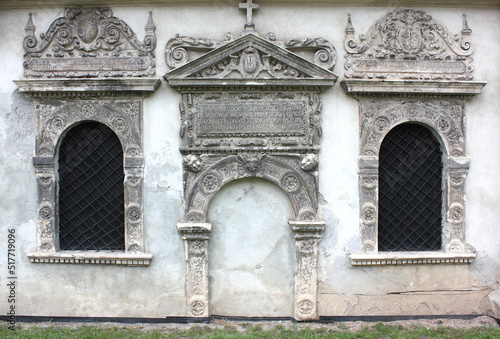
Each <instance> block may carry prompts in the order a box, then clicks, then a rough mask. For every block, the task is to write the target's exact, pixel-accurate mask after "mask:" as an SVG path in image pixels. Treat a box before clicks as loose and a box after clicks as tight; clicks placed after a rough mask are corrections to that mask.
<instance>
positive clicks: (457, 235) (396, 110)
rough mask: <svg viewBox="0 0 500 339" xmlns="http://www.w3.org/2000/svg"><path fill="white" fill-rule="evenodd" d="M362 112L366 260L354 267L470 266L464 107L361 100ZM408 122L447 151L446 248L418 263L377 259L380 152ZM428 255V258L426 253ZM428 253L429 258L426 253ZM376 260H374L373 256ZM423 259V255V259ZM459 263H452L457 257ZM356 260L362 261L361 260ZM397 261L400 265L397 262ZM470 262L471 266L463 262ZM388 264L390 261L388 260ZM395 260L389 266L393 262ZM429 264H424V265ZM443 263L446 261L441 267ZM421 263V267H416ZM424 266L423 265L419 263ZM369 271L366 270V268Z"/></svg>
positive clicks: (455, 102)
mask: <svg viewBox="0 0 500 339" xmlns="http://www.w3.org/2000/svg"><path fill="white" fill-rule="evenodd" d="M358 101H359V106H360V112H359V114H360V116H359V117H360V148H359V155H360V156H359V192H360V227H361V238H362V243H363V250H362V252H363V255H367V256H368V257H366V258H365V257H364V256H363V255H361V254H359V255H358V254H353V255H351V258H352V259H353V265H354V264H355V265H361V263H363V262H366V263H367V265H368V264H370V265H375V264H377V265H378V264H382V263H377V262H382V261H384V260H385V261H384V262H386V263H385V264H389V263H390V264H392V261H390V260H393V261H394V260H395V264H411V263H456V262H458V263H461V262H467V263H468V262H471V261H472V260H473V258H474V257H475V255H474V254H473V253H474V249H473V248H472V247H471V246H470V245H468V244H467V243H466V241H465V218H464V217H463V216H464V214H465V181H466V180H465V179H466V176H467V172H468V168H469V162H470V160H469V158H468V157H467V154H466V138H465V132H464V128H465V127H464V117H465V103H464V102H463V101H461V100H456V99H455V100H445V99H426V100H425V99H424V100H422V99H420V100H403V99H394V98H392V99H383V98H377V99H370V98H366V99H362V98H358ZM405 122H417V123H421V124H424V125H426V126H427V127H428V128H429V129H431V130H432V131H433V132H434V134H435V135H436V136H437V138H438V140H439V141H440V143H441V145H442V147H441V148H442V152H443V158H444V159H445V166H444V170H443V181H444V183H445V186H444V187H443V196H444V197H445V198H444V199H443V204H444V208H443V210H444V212H443V213H444V214H443V225H442V227H443V245H442V251H443V252H442V253H443V255H441V256H440V254H439V253H441V252H435V253H429V254H428V257H429V258H427V259H428V260H427V259H425V258H424V257H418V256H417V257H416V258H413V257H412V256H411V255H410V254H408V255H409V256H406V255H407V254H406V253H405V252H403V253H394V254H392V253H391V254H390V255H388V254H384V255H385V257H377V255H378V254H377V253H378V226H377V225H378V161H379V158H378V157H379V153H378V152H379V149H380V145H381V143H382V141H383V139H384V137H385V135H386V134H387V133H388V132H389V131H390V130H391V129H392V128H393V127H395V126H397V125H399V124H402V123H405ZM423 253H424V252H423ZM425 253H426V252H425ZM372 255H373V256H374V257H373V260H372V259H371V257H369V256H372ZM422 255H424V254H422ZM455 255H456V257H457V258H458V259H457V260H455V259H453V258H454V256H455ZM356 258H360V259H359V260H358V259H356ZM394 258H395V259H394ZM462 258H468V259H467V261H460V260H462ZM386 259H387V260H386ZM389 259H390V260H389ZM424 259H425V260H424ZM441 259H443V260H444V261H441ZM415 260H416V261H415ZM419 260H420V261H419ZM363 265H364V264H363Z"/></svg>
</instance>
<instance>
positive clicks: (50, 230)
mask: <svg viewBox="0 0 500 339" xmlns="http://www.w3.org/2000/svg"><path fill="white" fill-rule="evenodd" d="M34 104H35V112H36V115H37V124H38V125H37V135H36V149H35V152H36V156H35V157H34V159H33V162H34V165H35V171H36V176H37V190H38V215H37V224H38V227H37V229H38V232H37V237H38V242H37V243H38V247H37V248H38V252H56V251H58V249H59V239H58V216H57V213H56V211H57V204H58V202H57V196H56V192H57V183H56V182H55V179H54V178H55V164H56V162H57V156H56V154H57V145H59V144H60V141H61V138H62V137H63V135H64V133H65V132H66V131H67V130H68V129H70V128H71V127H72V126H74V125H75V124H77V123H79V122H81V121H88V120H92V121H97V122H100V123H102V124H104V125H106V126H108V127H109V128H111V129H112V130H113V132H115V133H116V135H117V136H118V138H119V140H120V142H121V145H122V147H123V153H124V174H125V182H124V202H125V206H124V208H125V221H124V222H125V230H126V231H125V251H126V252H130V253H140V252H144V239H143V216H142V210H143V207H142V185H143V165H144V164H143V156H142V125H141V121H142V100H141V99H113V100H111V99H110V100H107V99H102V100H101V99H100V100H88V99H63V98H61V99H51V98H36V99H34Z"/></svg>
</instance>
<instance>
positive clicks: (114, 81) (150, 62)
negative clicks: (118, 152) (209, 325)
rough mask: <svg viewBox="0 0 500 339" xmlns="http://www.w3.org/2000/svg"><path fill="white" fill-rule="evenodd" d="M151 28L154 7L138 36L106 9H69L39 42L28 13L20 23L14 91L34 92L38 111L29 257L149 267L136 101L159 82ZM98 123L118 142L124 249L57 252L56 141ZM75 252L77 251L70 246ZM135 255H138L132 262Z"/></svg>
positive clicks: (139, 110) (139, 115)
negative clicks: (19, 68) (33, 238)
mask: <svg viewBox="0 0 500 339" xmlns="http://www.w3.org/2000/svg"><path fill="white" fill-rule="evenodd" d="M155 29H156V27H155V25H154V23H153V19H152V13H151V12H150V13H149V20H148V23H147V24H146V27H145V30H146V35H145V38H144V42H140V41H139V40H138V39H137V37H136V35H135V33H134V32H133V31H132V29H131V28H130V27H129V26H128V25H127V24H126V23H125V22H124V21H122V20H120V19H118V18H116V17H114V16H113V13H112V11H111V9H109V8H108V7H84V8H68V9H66V10H65V15H64V17H60V18H57V19H56V20H54V21H53V22H52V24H51V25H50V27H49V29H48V30H47V32H46V33H45V34H41V35H40V38H41V40H40V41H39V40H37V38H36V36H35V26H34V25H33V19H32V15H31V14H30V15H29V19H28V24H27V25H26V27H25V30H26V37H25V39H24V49H25V51H26V54H25V56H24V68H25V77H27V78H29V79H23V80H17V81H15V83H16V84H17V85H18V88H19V91H20V92H24V93H28V94H30V95H31V96H32V97H33V101H34V106H35V112H36V116H37V129H36V145H35V156H34V157H33V164H34V166H35V173H36V178H37V192H38V209H37V211H38V217H37V253H35V254H30V260H31V261H32V262H61V263H62V262H65V263H75V264H77V263H103V264H109V263H113V264H125V265H135V264H136V263H137V262H138V260H139V261H140V265H149V261H150V259H151V257H152V256H151V255H146V254H144V229H143V212H142V211H143V206H142V204H143V200H142V199H143V198H142V191H143V177H144V173H143V172H144V170H143V167H144V159H143V152H142V138H143V137H142V115H143V113H142V102H143V98H144V97H145V96H146V95H147V94H148V93H151V92H153V91H154V90H155V89H156V88H157V87H158V86H159V84H160V80H159V79H154V78H151V77H150V76H152V75H154V74H155V66H156V64H155V55H154V49H155V46H156V37H155V34H154V31H155ZM83 121H97V122H100V123H102V124H104V125H106V126H108V127H109V128H111V130H112V131H113V132H114V133H115V134H116V135H117V136H118V138H119V140H120V143H121V145H122V148H123V157H124V159H123V170H124V174H125V182H124V202H125V206H124V209H125V215H126V217H125V220H124V227H125V252H124V253H117V254H112V255H108V254H107V253H106V252H99V253H97V252H96V253H92V252H88V254H85V255H83V256H82V255H81V254H78V255H77V254H73V252H60V251H59V232H58V229H59V215H58V212H57V211H58V203H59V201H58V184H59V183H58V180H57V177H58V175H57V161H58V159H57V154H58V152H57V147H58V145H59V144H60V141H61V139H62V138H63V136H64V134H65V133H66V131H68V130H69V129H70V128H71V127H72V126H73V125H75V124H77V123H79V122H83ZM75 253H78V252H75ZM134 258H136V259H137V260H135V259H134Z"/></svg>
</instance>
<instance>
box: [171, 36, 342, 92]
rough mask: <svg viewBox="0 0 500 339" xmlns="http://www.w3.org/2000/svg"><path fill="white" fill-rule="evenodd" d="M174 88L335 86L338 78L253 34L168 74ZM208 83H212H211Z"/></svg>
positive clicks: (214, 50) (212, 51)
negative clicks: (218, 84)
mask: <svg viewBox="0 0 500 339" xmlns="http://www.w3.org/2000/svg"><path fill="white" fill-rule="evenodd" d="M164 78H165V79H166V80H167V81H169V83H170V84H171V85H174V86H175V85H180V84H181V83H185V84H187V83H190V84H196V83H199V84H202V83H207V81H209V82H210V83H214V84H215V83H225V84H232V85H234V84H244V83H247V84H250V83H249V81H252V82H255V83H264V82H265V83H276V84H277V83H282V84H290V83H291V81H295V82H297V83H303V82H306V83H307V82H315V83H318V84H320V83H322V85H323V86H325V85H330V86H331V85H333V83H334V82H335V80H336V79H337V76H336V75H335V74H333V73H332V72H330V71H329V70H326V69H324V68H322V67H320V66H318V65H316V64H314V63H312V62H310V61H308V60H306V59H304V58H302V57H301V56H299V55H297V54H295V53H292V52H290V51H289V50H287V49H285V48H282V47H280V46H277V45H276V44H274V43H273V42H271V41H268V40H265V39H263V38H261V37H259V36H257V35H255V34H253V33H250V34H247V35H244V36H242V37H240V38H238V39H236V40H234V41H231V42H229V43H227V44H225V45H222V46H221V47H219V48H216V49H213V50H211V51H210V52H208V53H206V54H204V55H202V56H200V57H199V58H197V59H195V60H193V61H191V62H188V63H186V64H184V65H182V66H180V67H178V68H176V69H174V70H172V71H170V72H169V73H167V74H166V75H165V76H164ZM207 84H208V83H207Z"/></svg>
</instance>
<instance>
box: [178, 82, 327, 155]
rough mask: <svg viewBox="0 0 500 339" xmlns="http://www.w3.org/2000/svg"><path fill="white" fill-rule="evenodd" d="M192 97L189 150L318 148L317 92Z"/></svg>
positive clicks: (187, 111) (186, 136)
mask: <svg viewBox="0 0 500 339" xmlns="http://www.w3.org/2000/svg"><path fill="white" fill-rule="evenodd" d="M291 94H292V95H288V96H287V95H284V93H283V92H267V91H266V92H265V93H263V92H246V91H238V92H233V91H228V92H223V93H210V92H208V91H207V92H206V93H192V94H191V93H190V94H186V95H184V96H183V101H182V103H181V104H180V112H181V121H182V123H181V128H180V132H179V135H180V136H181V137H182V147H183V150H186V151H188V150H191V151H194V150H200V151H202V150H208V149H214V148H217V149H220V150H225V151H230V150H234V149H235V148H238V149H241V150H252V149H254V148H255V147H259V149H269V150H272V149H279V148H286V149H296V150H304V149H318V146H317V145H318V142H319V139H320V137H321V134H322V131H321V116H320V112H321V102H320V99H319V95H318V94H317V93H314V92H313V93H311V92H309V93H300V92H296V93H291Z"/></svg>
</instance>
